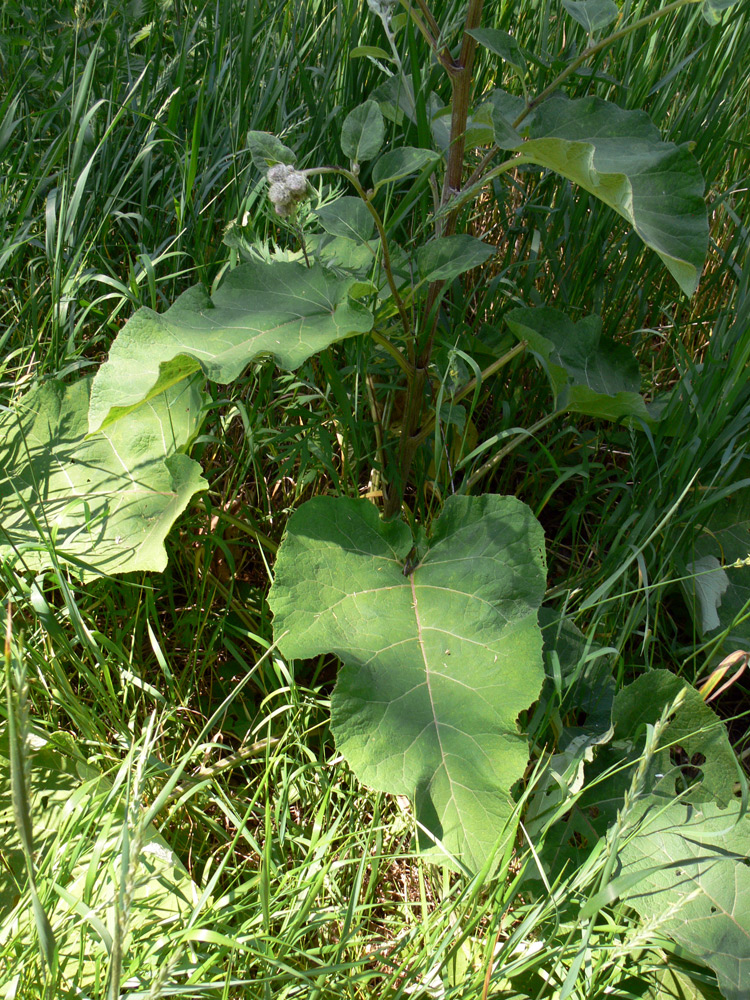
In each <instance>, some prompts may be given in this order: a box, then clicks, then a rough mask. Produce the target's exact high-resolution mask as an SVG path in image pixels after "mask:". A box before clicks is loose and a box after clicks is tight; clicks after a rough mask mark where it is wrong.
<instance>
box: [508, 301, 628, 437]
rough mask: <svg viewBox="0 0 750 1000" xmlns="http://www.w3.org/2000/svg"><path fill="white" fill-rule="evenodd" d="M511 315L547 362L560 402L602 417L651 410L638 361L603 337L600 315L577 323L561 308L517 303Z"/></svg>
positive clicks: (515, 325)
mask: <svg viewBox="0 0 750 1000" xmlns="http://www.w3.org/2000/svg"><path fill="white" fill-rule="evenodd" d="M505 320H506V322H507V324H508V327H509V328H510V330H511V332H512V333H513V334H514V335H515V336H516V337H518V339H519V340H526V341H528V343H529V346H530V347H531V349H532V351H534V352H535V353H536V354H537V355H538V356H539V357H540V358H541V359H542V360H543V362H544V364H545V367H546V370H547V374H548V376H549V380H550V384H551V385H552V391H553V392H554V394H555V399H556V401H557V406H558V407H559V408H560V409H561V410H568V411H570V412H572V413H584V414H586V415H587V416H590V417H598V418H600V419H602V420H620V419H621V418H622V417H629V416H639V417H642V418H644V419H645V417H646V416H647V411H646V405H645V403H644V401H643V398H642V397H641V396H640V395H639V393H638V390H639V389H640V384H641V376H640V373H639V371H638V362H637V361H636V359H635V357H634V356H633V354H632V352H631V351H630V350H628V348H627V347H625V345H624V344H616V343H615V342H614V341H611V340H604V339H603V338H602V321H601V318H600V317H599V316H586V317H584V318H583V319H582V320H580V321H579V322H578V323H574V322H573V320H571V319H569V318H568V317H567V316H566V315H565V313H563V312H561V311H560V310H559V309H551V308H541V309H512V310H511V311H510V312H509V313H507V315H506V317H505Z"/></svg>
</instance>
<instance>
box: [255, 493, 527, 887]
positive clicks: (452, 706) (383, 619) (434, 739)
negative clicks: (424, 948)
mask: <svg viewBox="0 0 750 1000" xmlns="http://www.w3.org/2000/svg"><path fill="white" fill-rule="evenodd" d="M412 544H413V543H412V538H411V535H410V532H409V530H408V528H407V527H406V525H405V524H402V523H400V522H390V523H384V522H383V521H381V519H380V518H379V516H378V511H377V509H376V508H375V507H374V506H373V505H372V504H370V503H368V502H367V501H364V500H348V499H338V500H336V499H332V498H328V497H319V498H316V499H314V500H311V501H309V502H308V503H306V504H305V505H304V506H302V507H301V508H300V509H299V510H298V511H297V512H296V513H295V514H294V515H293V516H292V517H291V518H290V520H289V524H288V526H287V533H286V537H285V539H284V541H283V542H282V545H281V547H280V549H279V554H278V558H277V562H276V568H275V581H274V585H273V588H272V590H271V593H270V595H269V604H270V607H271V609H272V611H273V613H274V632H275V635H276V638H277V641H278V642H279V648H280V650H281V652H282V653H283V654H284V655H286V656H289V657H311V656H315V655H317V654H319V653H325V652H333V653H335V654H336V655H337V656H338V657H339V658H340V659H341V660H342V661H343V666H342V668H341V672H340V674H339V679H338V683H337V685H336V690H335V692H334V695H333V706H332V711H333V728H334V734H335V736H336V741H337V745H338V747H339V749H340V750H341V752H342V753H343V754H344V756H345V757H346V759H347V760H348V761H349V763H350V764H351V766H352V767H353V769H354V771H355V772H356V773H357V775H358V776H359V777H360V778H361V779H362V781H364V782H365V783H366V784H368V785H370V786H372V787H373V788H377V789H382V790H384V791H387V792H390V793H392V794H401V795H409V796H412V797H413V798H414V800H415V805H416V816H417V820H418V822H419V823H420V824H421V825H422V826H423V827H424V828H425V829H426V830H427V831H429V834H431V835H432V837H434V838H436V839H437V840H439V841H440V842H441V843H442V845H443V846H444V848H445V849H446V850H447V852H448V854H449V855H451V856H453V857H454V858H457V859H458V860H460V861H461V862H462V863H463V864H464V865H466V866H468V867H470V868H475V869H476V868H479V867H480V866H481V865H482V864H483V863H484V862H485V861H486V860H487V858H488V857H489V855H490V854H491V852H492V850H493V847H494V846H495V845H496V843H497V842H498V839H499V838H500V837H501V836H502V835H503V831H504V824H505V823H506V821H507V820H508V817H509V816H510V813H511V811H512V802H511V798H510V788H511V786H512V785H513V783H514V782H515V781H517V780H518V779H519V778H520V777H521V776H522V774H523V771H524V768H525V767H526V764H527V761H528V746H527V741H526V739H525V737H523V736H522V735H521V734H520V733H519V731H518V727H517V725H516V718H517V716H518V713H519V712H520V711H521V710H522V709H524V708H526V707H528V705H529V704H530V703H531V702H532V701H534V699H535V698H536V697H537V696H538V694H539V689H540V687H541V684H542V679H543V669H542V656H541V646H542V643H541V635H540V630H539V627H538V624H537V609H538V607H539V604H540V603H541V600H542V596H543V593H544V585H545V572H544V570H545V560H544V537H543V534H542V529H541V527H540V525H539V524H538V522H537V521H536V519H535V518H534V517H533V515H532V514H531V511H530V510H529V509H528V507H526V506H525V504H522V503H521V502H520V501H518V500H516V499H515V498H514V497H498V496H484V497H471V498H470V497H458V496H454V497H451V498H450V499H449V500H448V501H447V502H446V504H445V507H444V509H443V512H442V514H441V516H440V517H439V518H438V520H437V522H436V523H435V524H434V526H433V529H432V534H431V537H430V540H429V543H428V545H427V549H426V551H425V552H422V553H418V554H417V555H415V556H414V559H415V560H416V565H412V563H411V562H410V552H411V550H412ZM423 846H424V847H425V849H429V847H430V842H429V838H426V839H425V840H424V841H423ZM434 853H435V854H436V856H437V857H439V858H440V859H441V860H445V856H444V854H443V852H441V851H440V850H438V849H436V850H435V852H434Z"/></svg>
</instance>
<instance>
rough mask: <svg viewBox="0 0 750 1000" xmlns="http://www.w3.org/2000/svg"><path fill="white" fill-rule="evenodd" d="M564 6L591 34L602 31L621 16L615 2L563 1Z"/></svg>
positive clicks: (592, 0) (606, 0) (591, 0)
mask: <svg viewBox="0 0 750 1000" xmlns="http://www.w3.org/2000/svg"><path fill="white" fill-rule="evenodd" d="M562 5H563V7H564V8H565V9H566V10H567V12H568V13H569V14H570V16H571V17H572V18H573V20H574V21H578V23H579V24H581V25H583V27H584V28H585V29H586V31H588V33H589V34H594V33H596V32H598V31H601V30H602V28H606V27H607V25H608V24H612V22H613V21H616V20H617V18H618V17H619V16H620V9H619V7H618V6H617V4H616V3H614V2H613V0H562Z"/></svg>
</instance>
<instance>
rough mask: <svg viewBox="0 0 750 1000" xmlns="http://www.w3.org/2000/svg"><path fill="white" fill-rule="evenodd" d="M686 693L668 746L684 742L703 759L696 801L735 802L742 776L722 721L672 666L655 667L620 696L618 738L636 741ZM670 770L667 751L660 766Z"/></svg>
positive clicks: (678, 783)
mask: <svg viewBox="0 0 750 1000" xmlns="http://www.w3.org/2000/svg"><path fill="white" fill-rule="evenodd" d="M680 693H682V697H683V701H682V704H681V705H680V707H679V709H678V710H677V711H676V712H675V714H674V716H673V717H672V719H671V720H670V722H669V725H668V727H667V729H666V735H665V736H664V738H663V739H662V745H663V746H667V745H672V746H679V747H681V748H682V750H683V753H684V755H685V757H686V759H688V760H690V761H692V760H694V759H695V760H696V761H697V760H698V759H700V758H703V761H702V762H701V763H700V765H697V764H696V766H699V767H700V781H699V782H698V781H697V780H696V782H695V784H693V785H692V786H691V790H690V795H689V797H690V800H691V801H698V800H700V801H704V800H711V801H714V802H716V803H717V804H718V805H719V806H721V807H722V808H723V807H725V806H727V805H728V804H729V803H731V802H732V801H733V798H734V785H735V783H736V782H737V781H740V780H741V778H742V773H741V771H740V767H739V764H738V762H737V757H736V755H735V753H734V750H733V749H732V745H731V743H730V742H729V739H728V737H727V731H726V727H725V725H724V723H723V722H722V720H721V719H720V718H719V717H718V715H716V713H715V712H713V711H712V710H711V708H710V707H709V706H708V705H707V704H706V703H705V701H704V700H703V698H702V697H701V695H700V694H699V692H698V691H696V689H695V688H694V687H692V686H691V685H690V684H686V683H685V681H684V680H683V679H682V678H681V677H678V676H677V675H676V674H673V673H671V671H669V670H650V671H649V672H648V673H646V674H642V675H641V676H640V677H638V678H636V680H634V681H633V682H632V683H631V684H628V685H627V686H626V687H624V688H623V689H622V691H620V692H619V693H618V694H617V696H616V697H615V706H614V714H613V717H614V724H615V739H631V740H635V739H636V738H637V737H638V736H639V734H641V733H642V732H643V731H645V727H646V726H648V725H654V723H655V722H656V721H657V720H658V718H659V716H660V715H661V712H662V710H663V708H664V706H665V705H668V704H670V702H673V701H674V699H675V698H676V697H677V695H678V694H680ZM660 767H661V769H662V771H663V772H664V773H665V774H666V772H667V771H669V770H671V767H670V763H669V755H668V754H667V753H666V752H665V753H664V756H663V761H662V762H661V764H660ZM668 780H671V781H672V782H673V784H672V789H671V790H672V793H673V794H677V793H678V792H681V791H682V786H683V777H682V772H681V771H680V770H679V768H678V770H676V771H673V773H672V777H671V778H665V779H664V781H665V782H666V781H668Z"/></svg>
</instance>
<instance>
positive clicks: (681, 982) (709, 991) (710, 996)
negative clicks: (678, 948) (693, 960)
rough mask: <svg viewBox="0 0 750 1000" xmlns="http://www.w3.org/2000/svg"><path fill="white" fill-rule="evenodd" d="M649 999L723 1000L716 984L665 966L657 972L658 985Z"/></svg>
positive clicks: (649, 995)
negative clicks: (713, 984)
mask: <svg viewBox="0 0 750 1000" xmlns="http://www.w3.org/2000/svg"><path fill="white" fill-rule="evenodd" d="M648 1000H721V993H719V991H718V990H717V989H716V987H715V986H712V985H710V984H708V983H704V982H701V981H699V980H697V979H693V978H691V977H690V976H688V975H686V974H685V973H684V972H681V971H680V970H679V969H671V968H669V967H668V966H665V967H664V968H661V969H659V971H658V972H657V973H656V985H655V986H654V988H653V989H652V990H651V992H650V993H649V994H648Z"/></svg>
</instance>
